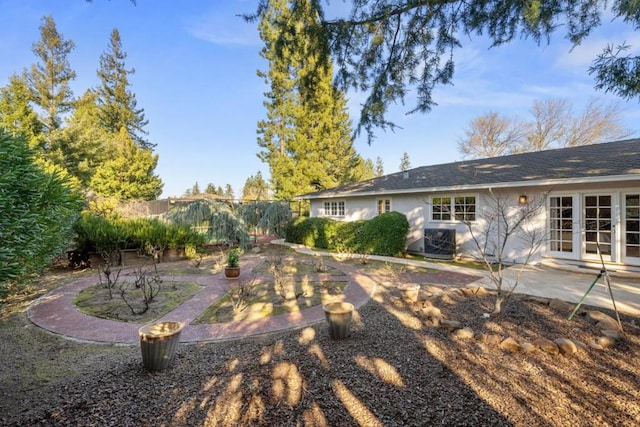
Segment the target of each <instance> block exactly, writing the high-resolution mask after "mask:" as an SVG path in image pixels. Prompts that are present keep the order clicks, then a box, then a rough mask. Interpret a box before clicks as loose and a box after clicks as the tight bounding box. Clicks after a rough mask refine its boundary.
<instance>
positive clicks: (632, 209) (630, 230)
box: [624, 194, 640, 258]
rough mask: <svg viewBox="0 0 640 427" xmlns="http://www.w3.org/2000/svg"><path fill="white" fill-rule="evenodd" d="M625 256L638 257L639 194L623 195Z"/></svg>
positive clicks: (639, 233) (639, 236) (639, 238)
mask: <svg viewBox="0 0 640 427" xmlns="http://www.w3.org/2000/svg"><path fill="white" fill-rule="evenodd" d="M624 201H625V217H624V225H625V230H626V232H625V234H624V237H625V241H624V252H625V256H627V257H632V258H640V208H639V207H638V206H640V194H627V195H626V196H625V200H624Z"/></svg>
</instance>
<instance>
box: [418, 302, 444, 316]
mask: <svg viewBox="0 0 640 427" xmlns="http://www.w3.org/2000/svg"><path fill="white" fill-rule="evenodd" d="M420 314H421V315H422V318H423V319H433V318H434V317H442V311H441V310H440V309H439V308H438V307H434V306H432V305H426V306H425V305H423V306H422V307H421V308H420Z"/></svg>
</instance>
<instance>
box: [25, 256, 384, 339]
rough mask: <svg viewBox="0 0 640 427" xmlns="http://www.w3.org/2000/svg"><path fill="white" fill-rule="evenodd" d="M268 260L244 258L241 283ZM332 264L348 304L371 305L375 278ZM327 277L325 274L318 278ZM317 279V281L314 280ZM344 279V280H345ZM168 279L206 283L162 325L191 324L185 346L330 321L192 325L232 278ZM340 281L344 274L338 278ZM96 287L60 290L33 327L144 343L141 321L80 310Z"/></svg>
mask: <svg viewBox="0 0 640 427" xmlns="http://www.w3.org/2000/svg"><path fill="white" fill-rule="evenodd" d="M264 259H265V258H264V257H260V256H252V257H247V258H245V259H244V260H243V273H242V274H241V277H240V278H241V279H242V278H243V277H244V278H248V277H249V276H250V275H251V273H250V271H251V270H252V269H253V268H254V267H255V266H256V265H258V263H260V262H262V261H263V260H264ZM326 264H327V265H331V266H333V267H336V268H338V269H340V270H342V271H344V272H345V273H346V274H347V276H346V278H345V279H346V280H348V281H349V285H348V286H347V287H346V288H345V290H344V300H346V301H349V302H351V303H352V304H353V305H354V306H356V308H357V307H360V306H362V305H363V304H364V303H366V302H367V301H368V300H369V298H370V297H371V295H373V292H374V291H375V286H376V283H375V281H374V280H373V279H371V278H370V277H367V276H365V275H362V274H356V273H358V271H357V269H354V268H352V267H349V266H344V265H339V264H335V263H331V262H327V263H326ZM318 276H319V277H320V276H324V275H318ZM309 279H310V280H314V279H315V277H310V278H309ZM345 279H343V280H345ZM163 280H165V281H170V280H181V281H184V280H188V281H193V282H197V283H199V284H200V285H202V287H203V289H202V290H201V291H200V292H199V293H197V294H196V295H194V296H193V297H192V298H191V299H190V300H188V301H186V302H185V303H183V304H182V305H180V306H179V307H177V308H176V309H174V310H173V311H171V312H170V313H168V314H166V315H165V316H163V317H162V318H160V319H158V321H180V322H184V323H185V324H186V326H185V328H184V329H183V331H182V334H181V336H180V341H181V342H202V341H213V340H224V339H232V338H238V337H243V336H247V335H258V334H265V333H269V332H275V331H281V330H285V329H292V328H294V329H295V328H301V327H303V326H307V325H310V324H312V323H316V322H319V321H321V320H323V319H324V312H323V310H322V306H315V307H312V308H309V309H305V310H302V311H300V312H297V313H288V314H282V315H278V316H272V317H268V318H264V319H260V320H254V321H239V322H228V323H223V324H206V325H192V324H191V322H192V321H193V320H194V319H196V318H197V317H198V316H199V315H200V314H201V313H202V312H203V311H204V310H205V309H206V308H207V307H208V306H210V305H211V304H212V303H213V302H214V301H215V300H216V299H218V298H219V297H220V296H221V295H223V294H224V292H226V290H227V289H228V286H229V281H228V279H225V278H224V277H223V275H222V274H218V275H211V276H178V277H171V278H170V277H163ZM332 280H340V276H332ZM95 283H96V279H95V277H93V278H87V279H82V280H79V281H77V282H74V283H72V284H70V285H67V286H63V287H61V288H58V289H55V290H53V291H51V292H49V293H48V294H46V295H44V296H42V297H41V298H39V299H38V300H37V301H35V302H34V303H33V304H32V305H31V307H30V308H29V312H28V314H29V318H30V319H31V321H32V322H33V323H35V324H36V325H38V326H40V327H41V328H43V329H46V330H48V331H50V332H53V333H56V334H60V335H63V336H65V337H67V338H72V339H77V340H83V341H95V342H108V343H125V344H133V343H136V342H138V340H139V338H138V329H139V328H140V327H142V326H143V324H141V323H124V322H116V321H112V320H107V319H100V318H97V317H93V316H88V315H86V314H84V313H82V312H80V311H79V310H78V309H77V308H76V307H75V305H74V304H73V298H74V297H75V295H76V294H77V293H78V292H80V291H81V290H82V289H84V288H86V287H88V286H91V285H93V284H95Z"/></svg>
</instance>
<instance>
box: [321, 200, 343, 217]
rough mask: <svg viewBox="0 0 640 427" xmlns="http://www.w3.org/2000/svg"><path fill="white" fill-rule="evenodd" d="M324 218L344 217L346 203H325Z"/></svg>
mask: <svg viewBox="0 0 640 427" xmlns="http://www.w3.org/2000/svg"><path fill="white" fill-rule="evenodd" d="M324 216H344V201H340V202H324Z"/></svg>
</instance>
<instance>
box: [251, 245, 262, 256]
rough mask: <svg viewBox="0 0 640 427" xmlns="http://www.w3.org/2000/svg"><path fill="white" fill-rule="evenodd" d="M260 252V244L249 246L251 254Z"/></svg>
mask: <svg viewBox="0 0 640 427" xmlns="http://www.w3.org/2000/svg"><path fill="white" fill-rule="evenodd" d="M261 252H262V248H261V247H260V246H254V247H252V248H251V253H252V254H259V253H261Z"/></svg>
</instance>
